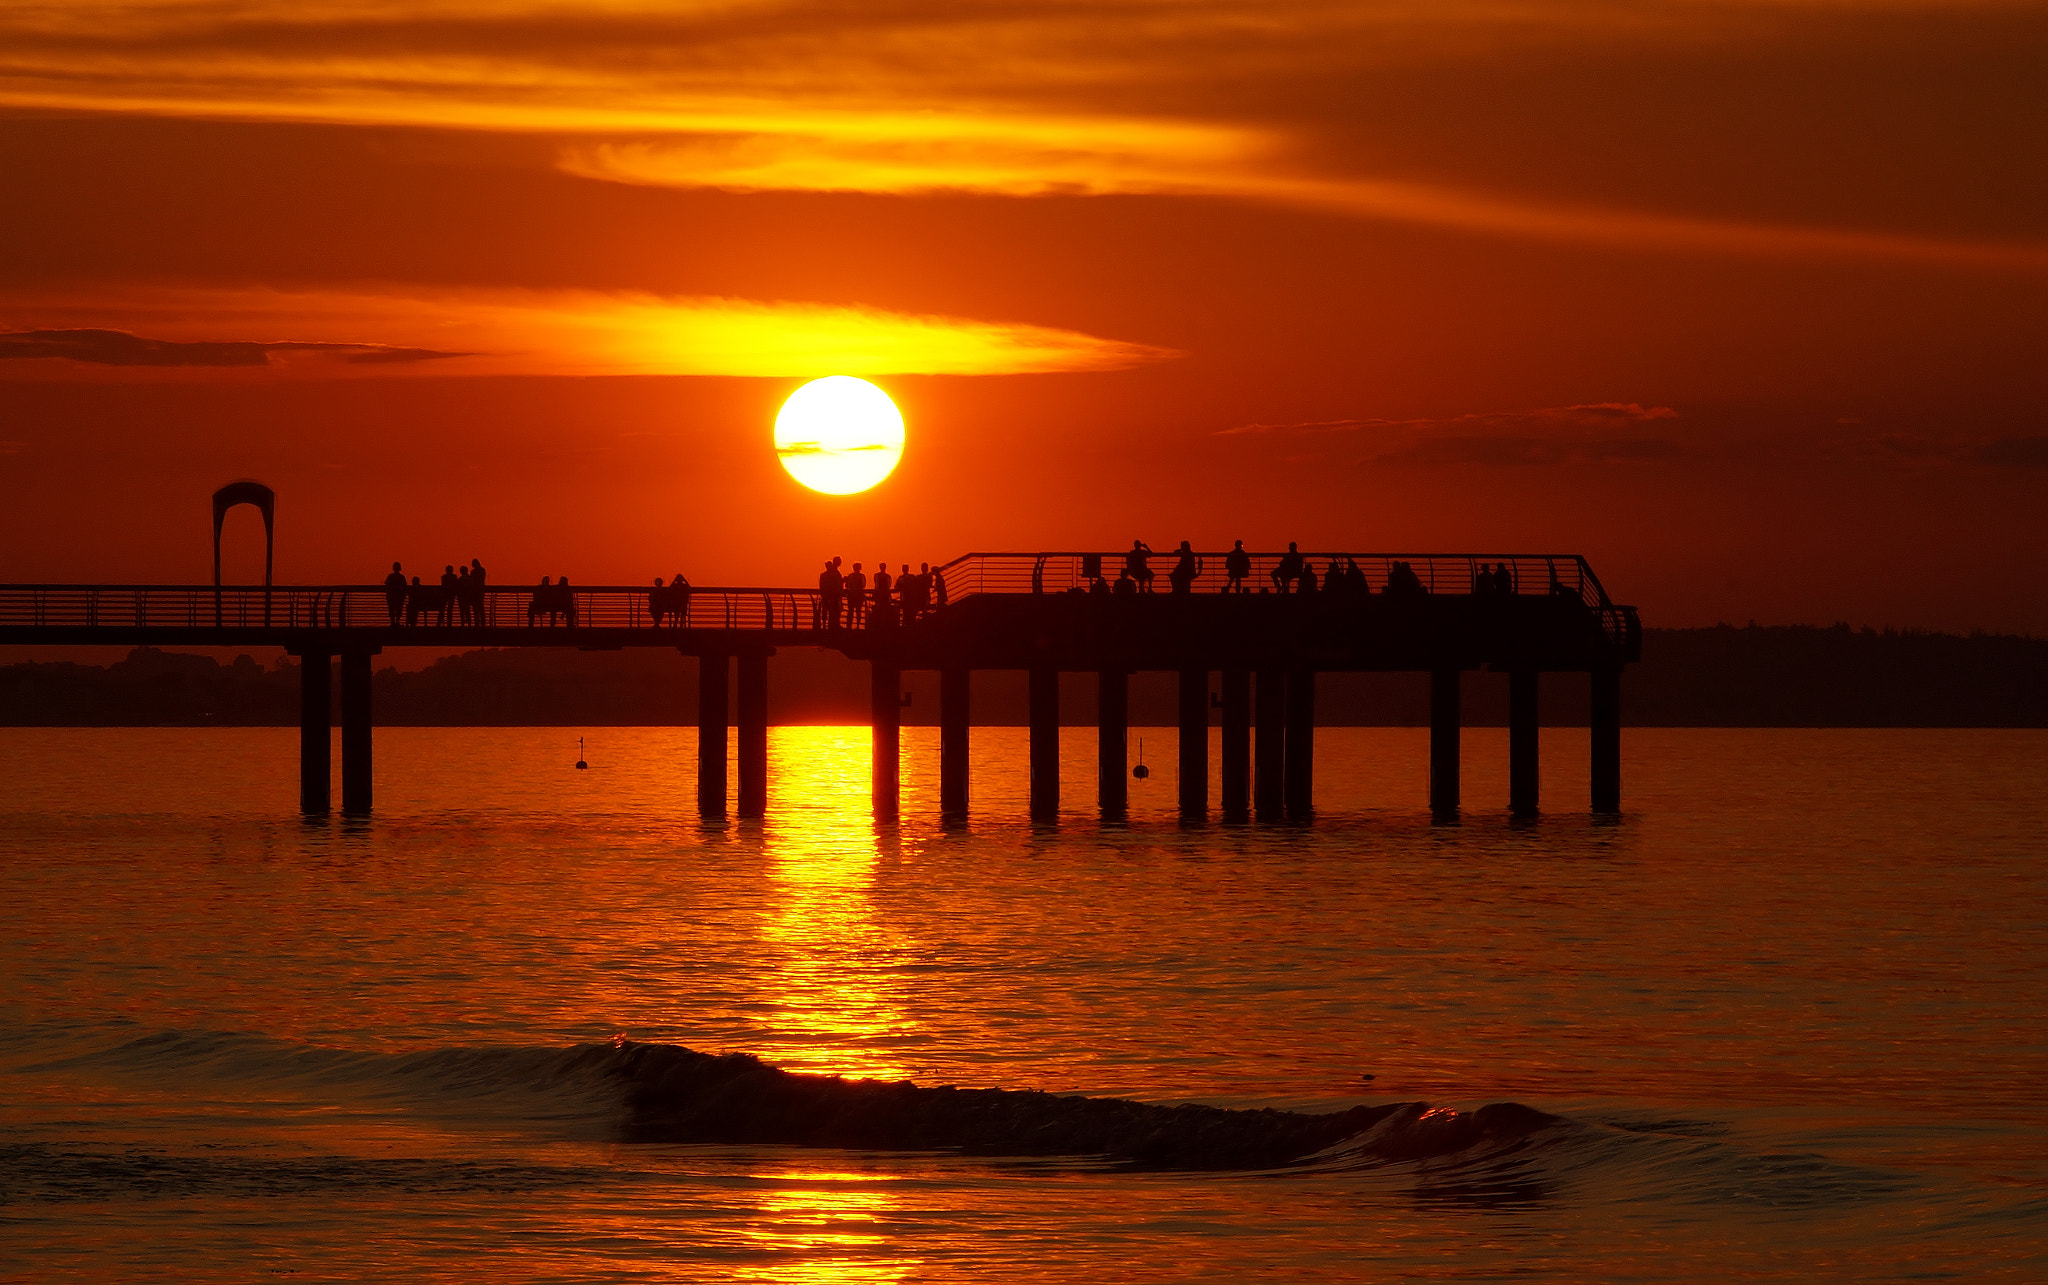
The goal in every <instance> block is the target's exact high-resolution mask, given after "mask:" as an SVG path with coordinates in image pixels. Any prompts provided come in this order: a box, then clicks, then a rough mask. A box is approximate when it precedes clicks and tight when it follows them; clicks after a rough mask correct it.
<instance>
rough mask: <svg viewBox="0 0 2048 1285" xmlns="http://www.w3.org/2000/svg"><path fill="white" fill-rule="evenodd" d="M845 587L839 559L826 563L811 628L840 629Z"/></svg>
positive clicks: (821, 572)
mask: <svg viewBox="0 0 2048 1285" xmlns="http://www.w3.org/2000/svg"><path fill="white" fill-rule="evenodd" d="M844 593H845V585H844V583H843V577H841V576H840V574H839V559H837V558H833V559H831V560H829V561H828V562H826V563H825V569H824V570H823V571H820V572H819V573H818V605H817V607H816V608H814V609H813V610H812V613H811V628H813V629H837V628H839V600H840V598H841V597H843V596H844Z"/></svg>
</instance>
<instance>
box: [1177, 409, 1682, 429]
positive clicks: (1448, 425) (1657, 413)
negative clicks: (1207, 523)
mask: <svg viewBox="0 0 2048 1285" xmlns="http://www.w3.org/2000/svg"><path fill="white" fill-rule="evenodd" d="M1678 417H1679V415H1678V412H1677V411H1676V410H1673V409H1672V408H1671V407H1669V406H1645V405H1643V404H1642V403H1641V402H1584V403H1581V404H1579V405H1575V406H1545V407H1540V408H1538V409H1536V410H1514V411H1477V412H1473V413H1469V414H1464V415H1450V416H1444V417H1439V418H1418V419H1385V418H1365V419H1318V420H1307V421H1304V422H1301V423H1295V424H1239V425H1237V426H1236V427H1234V428H1224V429H1218V430H1217V433H1216V435H1217V436H1218V437H1236V436H1241V435H1244V434H1247V433H1349V432H1356V431H1358V430H1361V429H1381V430H1389V429H1395V430H1412V431H1437V430H1447V429H1448V430H1470V429H1472V428H1475V427H1480V426H1485V427H1489V428H1495V429H1500V428H1509V427H1540V428H1547V429H1553V430H1554V429H1558V428H1578V429H1583V428H1603V427H1613V426H1614V425H1617V424H1649V423H1656V422H1657V421H1659V420H1674V419H1677V418H1678Z"/></svg>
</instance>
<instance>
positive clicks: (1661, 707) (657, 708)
mask: <svg viewBox="0 0 2048 1285" xmlns="http://www.w3.org/2000/svg"><path fill="white" fill-rule="evenodd" d="M695 673H696V670H695V665H694V663H693V662H691V661H687V660H684V659H683V658H682V657H679V656H677V655H676V654H675V653H673V652H670V651H666V650H661V649H648V650H644V651H624V652H596V653H583V652H577V651H574V650H568V649H563V650H559V651H557V650H552V649H538V648H535V649H518V650H485V651H472V652H464V653H461V654H458V655H453V656H447V657H444V658H442V659H440V660H437V661H435V662H434V663H432V664H430V665H429V666H427V667H426V668H425V669H422V670H418V671H415V672H411V673H404V672H400V671H399V670H397V669H395V668H387V669H384V670H380V671H379V672H378V673H377V675H376V677H375V680H374V683H373V688H374V708H375V713H376V721H377V723H378V725H380V726H386V727H668V726H685V725H691V724H694V723H695V721H696V681H695ZM770 674H771V677H770V690H769V697H770V700H769V721H770V723H771V724H773V725H776V726H834V725H859V724H864V723H866V721H867V713H868V711H867V701H868V690H867V671H866V666H865V665H864V664H862V663H860V662H857V661H852V660H848V659H846V658H845V657H843V656H840V655H839V654H838V653H836V652H823V651H815V650H811V649H807V648H793V649H785V650H783V651H782V652H780V653H778V655H777V656H776V658H775V659H774V661H772V662H771V670H770ZM1174 684H1175V678H1174V676H1173V675H1172V674H1166V673H1156V674H1155V673H1140V674H1137V675H1134V676H1133V678H1132V680H1131V721H1132V724H1133V725H1137V726H1172V725H1174V723H1175V721H1176V719H1175V714H1174V709H1175V705H1174V700H1175V696H1174ZM1506 687H1507V684H1506V678H1505V676H1504V675H1500V674H1491V673H1483V672H1474V673H1470V674H1468V675H1467V676H1466V681H1465V699H1464V705H1465V711H1464V721H1465V723H1466V725H1468V726H1473V727H1489V726H1503V725H1505V723H1506V722H1507V693H1506ZM904 689H905V691H906V693H907V694H908V697H909V700H910V704H909V706H908V707H907V708H906V709H905V710H904V721H905V723H906V724H909V725H911V726H920V725H930V724H932V723H934V722H936V721H937V714H938V684H937V675H936V674H930V673H924V672H921V671H912V672H908V673H906V674H904ZM1093 689H1094V682H1093V680H1092V678H1091V677H1090V676H1089V675H1086V674H1071V675H1067V676H1066V677H1065V678H1064V680H1063V684H1062V694H1061V710H1060V713H1061V722H1062V723H1063V724H1064V725H1067V726H1092V725H1093V722H1094V690H1093ZM298 690H299V680H298V673H297V669H296V667H295V664H294V663H293V662H290V661H284V662H280V663H279V664H277V665H274V666H271V667H268V668H266V667H264V666H262V665H259V664H258V663H257V662H256V661H254V660H253V659H250V658H248V657H246V656H245V657H240V658H238V659H236V660H235V661H232V662H230V663H227V664H221V663H219V662H217V661H215V660H214V659H212V658H211V657H209V656H203V655H188V654H178V653H170V652H160V651H155V650H152V649H149V648H137V649H135V650H134V651H133V652H131V653H129V655H128V657H127V658H126V659H124V660H121V661H119V662H117V663H114V664H111V665H104V666H102V665H83V664H76V663H70V662H54V663H53V662H33V663H26V664H17V665H6V666H0V726H13V727H295V726H297V724H298ZM1428 699H1429V698H1428V679H1427V676H1426V675H1423V674H1349V673H1327V674H1323V675H1321V676H1320V678H1319V680H1318V684H1317V722H1318V724H1320V725H1322V726H1328V727H1419V726H1426V725H1427V724H1428V721H1429V719H1428V714H1429V710H1428ZM1586 702H1587V696H1586V680H1585V677H1584V676H1583V675H1577V674H1553V675H1546V676H1545V679H1544V682H1543V692H1542V722H1543V723H1544V725H1546V726H1583V725H1584V723H1585V718H1586ZM972 703H973V707H974V720H973V721H974V723H975V724H976V725H977V726H985V727H1004V726H1022V725H1024V723H1025V722H1026V692H1025V679H1024V675H1023V674H1022V673H1021V672H1018V671H1008V670H993V671H982V672H978V673H977V674H976V675H975V682H974V691H973V702H972ZM1211 721H1212V722H1214V721H1216V716H1215V714H1214V712H1213V711H1212V715H1211ZM1623 721H1624V722H1625V724H1627V725H1628V726H1631V727H1900V728H1905V727H1927V728H1939V727H1957V728H1960V727H2048V640H2044V639H2037V638H2026V637H2018V636H2013V635H1999V634H1972V635H1959V634H1933V633H1910V632H1890V631H1877V630H1870V629H1864V630H1852V629H1849V628H1848V627H1846V626H1836V627H1834V628H1829V629H1822V628H1814V627H1810V626H1768V627H1766V626H1755V625H1751V626H1746V627H1734V626H1727V625H1722V626H1715V627H1713V628H1707V629H1648V630H1645V631H1644V646H1643V660H1642V663H1641V664H1639V665H1635V666H1631V667H1630V669H1629V671H1628V673H1627V675H1626V677H1625V678H1624V680H1623Z"/></svg>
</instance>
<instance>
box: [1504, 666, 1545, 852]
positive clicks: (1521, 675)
mask: <svg viewBox="0 0 2048 1285" xmlns="http://www.w3.org/2000/svg"><path fill="white" fill-rule="evenodd" d="M1537 682H1538V675H1537V672H1536V671H1535V670H1533V669H1517V670H1512V671H1510V672H1509V674H1508V811H1510V812H1512V813H1514V814H1515V815H1516V816H1534V815H1535V814H1536V796H1537V792H1538V791H1537V782H1538V779H1539V778H1538V775H1537V767H1536V762H1537V753H1536V750H1537V744H1538V736H1537V731H1536V729H1537V722H1536V708H1537V702H1536V692H1537Z"/></svg>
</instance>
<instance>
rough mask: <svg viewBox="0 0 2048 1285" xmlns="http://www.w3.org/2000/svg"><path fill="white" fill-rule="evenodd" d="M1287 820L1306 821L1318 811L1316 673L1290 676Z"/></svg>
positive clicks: (1297, 672)
mask: <svg viewBox="0 0 2048 1285" xmlns="http://www.w3.org/2000/svg"><path fill="white" fill-rule="evenodd" d="M1286 773H1287V778H1286V779H1287V786H1286V797H1285V803H1286V808H1287V819H1288V820H1290V821H1306V820H1307V819H1308V818H1309V816H1310V815H1311V814H1312V813H1313V812H1314V811H1315V795H1316V671H1315V670H1313V669H1296V670H1293V671H1291V672H1289V674H1288V675H1287V766H1286Z"/></svg>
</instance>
